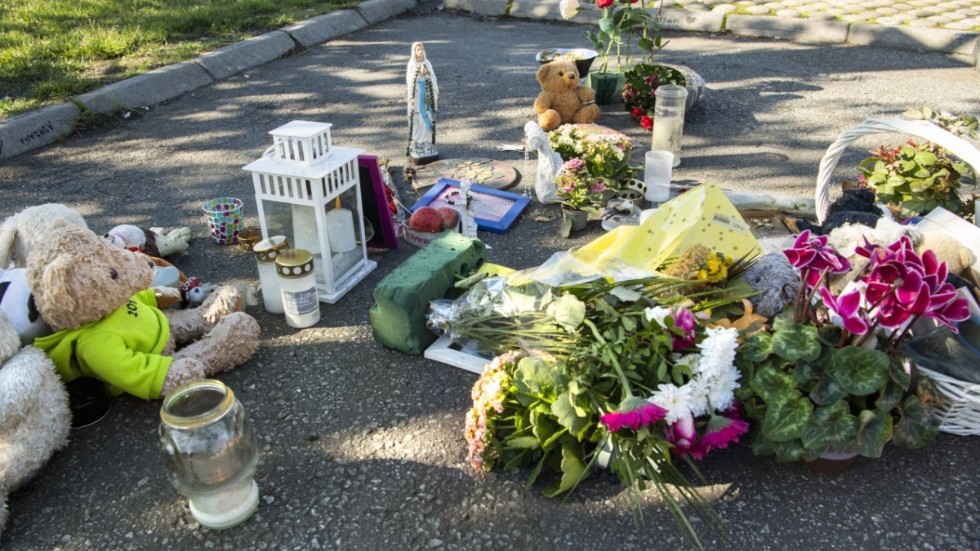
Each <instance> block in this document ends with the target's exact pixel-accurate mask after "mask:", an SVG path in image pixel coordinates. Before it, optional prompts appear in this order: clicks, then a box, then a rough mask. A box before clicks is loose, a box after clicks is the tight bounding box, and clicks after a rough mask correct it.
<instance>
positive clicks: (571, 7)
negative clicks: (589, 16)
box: [558, 0, 579, 19]
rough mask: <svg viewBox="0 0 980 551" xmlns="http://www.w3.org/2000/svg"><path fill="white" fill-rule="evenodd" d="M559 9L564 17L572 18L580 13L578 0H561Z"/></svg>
mask: <svg viewBox="0 0 980 551" xmlns="http://www.w3.org/2000/svg"><path fill="white" fill-rule="evenodd" d="M558 9H559V10H560V11H561V16H562V17H563V18H565V19H571V18H573V17H575V16H576V15H578V10H579V3H578V0H561V2H559V3H558Z"/></svg>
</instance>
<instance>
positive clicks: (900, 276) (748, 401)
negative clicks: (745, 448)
mask: <svg viewBox="0 0 980 551" xmlns="http://www.w3.org/2000/svg"><path fill="white" fill-rule="evenodd" d="M784 252H785V254H786V256H787V258H788V259H789V261H790V263H791V264H792V265H793V266H794V267H795V268H796V269H797V271H798V272H799V274H800V278H801V281H802V285H801V289H800V293H799V295H798V297H797V300H796V303H795V305H794V306H793V308H792V310H789V309H787V310H786V311H783V312H782V313H780V314H779V315H778V316H776V318H775V319H774V320H773V321H772V324H771V327H770V328H769V330H768V331H764V332H760V333H757V334H755V335H754V336H753V337H752V338H750V339H748V340H747V341H746V342H745V343H744V344H743V345H742V346H741V347H740V348H739V352H738V359H737V365H738V366H739V369H740V370H741V371H742V379H741V387H740V388H739V389H738V391H737V395H738V397H739V399H740V400H741V402H742V404H743V405H744V407H745V410H746V414H747V415H748V416H749V418H750V419H752V420H753V421H754V422H755V426H754V428H753V431H752V432H753V435H752V448H753V451H754V452H755V453H756V454H758V455H775V456H776V458H777V459H778V460H780V461H800V460H802V461H812V460H815V459H817V458H818V457H820V456H821V455H822V454H827V453H835V452H836V453H841V452H844V453H847V454H851V455H855V454H859V455H862V456H865V457H879V456H880V455H881V452H882V449H883V448H884V446H885V445H886V444H887V443H888V442H892V443H894V444H895V445H896V446H900V447H905V448H920V447H923V446H925V445H926V444H928V443H929V442H930V441H932V439H933V438H934V437H935V434H936V432H937V423H936V421H935V419H934V418H933V416H932V415H931V413H932V406H933V403H932V401H933V399H934V397H935V396H937V393H936V392H935V389H933V388H931V387H932V385H931V383H930V381H929V380H928V379H927V378H924V377H921V376H919V374H918V373H917V372H916V370H915V367H914V365H912V364H911V362H909V361H908V360H907V359H906V358H905V357H904V356H903V355H902V354H901V353H899V352H898V351H897V346H898V344H899V343H900V342H901V341H902V340H903V339H905V338H906V337H907V334H908V331H909V328H910V327H911V325H912V324H913V323H914V322H915V321H916V320H917V319H919V318H922V317H925V318H931V319H933V320H935V321H936V322H939V323H941V324H944V325H947V326H950V327H951V328H954V330H955V327H954V326H953V323H954V322H957V321H961V320H963V319H966V318H967V317H968V316H969V312H968V310H967V306H966V301H965V300H964V299H962V298H956V297H957V294H956V292H955V290H954V289H953V287H952V285H950V284H948V283H946V282H945V279H946V266H945V264H944V263H941V262H938V261H937V260H936V257H935V255H934V254H933V253H932V252H931V251H926V252H925V253H924V254H923V255H922V256H921V257H920V256H919V255H918V254H916V253H915V251H914V250H913V248H912V245H911V242H910V241H909V240H908V238H907V237H903V238H902V239H901V240H899V241H898V242H896V243H893V244H892V245H889V246H888V247H877V246H872V245H868V244H865V245H864V246H859V247H857V250H856V254H857V255H859V256H861V257H864V258H866V259H868V261H869V262H868V264H867V267H866V268H865V270H864V271H863V272H862V274H861V275H860V277H859V278H858V279H857V280H855V282H854V283H853V284H851V285H849V286H847V287H845V288H844V290H843V291H842V292H840V293H839V294H837V295H835V294H834V293H832V292H831V291H830V290H829V287H828V285H827V281H828V278H830V277H831V276H832V275H833V274H843V273H846V272H848V271H849V270H850V269H851V264H850V262H849V261H848V260H847V259H846V258H844V257H842V256H841V255H840V254H839V253H838V252H837V251H835V250H834V249H833V248H830V247H828V246H827V237H826V236H820V237H811V235H810V232H809V231H804V232H802V233H801V234H800V235H799V237H798V238H797V239H796V241H795V243H794V245H793V247H792V248H791V249H787V250H786V251H784Z"/></svg>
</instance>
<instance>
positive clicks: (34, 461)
mask: <svg viewBox="0 0 980 551" xmlns="http://www.w3.org/2000/svg"><path fill="white" fill-rule="evenodd" d="M70 428H71V412H70V410H69V409H68V392H67V391H66V390H65V387H64V384H63V383H62V382H61V379H60V378H59V377H58V374H57V373H56V372H55V367H54V363H52V361H51V359H50V358H48V357H47V356H46V355H45V354H44V352H41V351H40V350H38V349H37V348H34V347H33V346H25V347H23V348H21V345H20V338H19V337H18V336H17V331H16V330H15V329H14V327H13V325H12V324H11V323H10V322H9V321H8V320H7V316H6V315H5V314H4V313H3V312H0V533H2V532H3V527H4V525H5V524H6V521H7V503H6V502H7V495H8V494H9V493H10V492H12V491H14V490H16V489H17V488H18V487H20V486H21V485H22V484H23V483H24V482H27V481H28V480H30V478H31V477H33V476H34V474H35V473H36V472H37V471H38V470H39V469H40V468H41V467H42V466H44V464H45V463H46V462H47V461H48V459H50V457H51V455H52V454H54V452H55V451H57V450H59V449H61V448H63V447H64V446H65V444H67V443H68V430H69V429H70Z"/></svg>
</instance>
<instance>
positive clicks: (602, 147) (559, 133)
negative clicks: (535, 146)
mask: <svg viewBox="0 0 980 551" xmlns="http://www.w3.org/2000/svg"><path fill="white" fill-rule="evenodd" d="M548 140H549V142H551V148H552V149H553V150H554V151H555V152H556V153H558V154H559V155H560V156H561V158H562V160H563V161H566V162H567V161H569V160H571V159H574V158H578V159H580V160H581V161H582V162H583V163H585V169H586V171H587V172H588V173H589V174H590V175H591V176H592V177H593V178H595V179H601V180H602V181H603V183H604V184H605V186H606V187H607V188H610V189H614V190H618V189H619V183H620V182H622V181H624V180H628V179H629V178H631V177H632V174H633V171H632V169H631V168H630V166H629V159H630V153H631V152H632V150H633V142H632V141H631V140H630V138H629V136H627V135H625V134H623V133H621V132H616V131H614V130H608V129H603V128H601V127H597V126H594V125H592V126H587V127H582V126H577V125H573V124H564V125H562V126H559V127H558V128H556V129H555V130H552V131H551V132H549V133H548Z"/></svg>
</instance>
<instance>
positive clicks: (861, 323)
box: [820, 287, 868, 335]
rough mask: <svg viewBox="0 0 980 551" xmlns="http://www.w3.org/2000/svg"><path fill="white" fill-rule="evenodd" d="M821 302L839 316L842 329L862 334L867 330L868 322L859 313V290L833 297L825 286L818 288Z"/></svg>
mask: <svg viewBox="0 0 980 551" xmlns="http://www.w3.org/2000/svg"><path fill="white" fill-rule="evenodd" d="M820 296H822V297H823V303H824V304H825V305H826V306H827V309H829V310H830V311H831V312H833V313H835V314H837V315H838V316H840V318H841V320H842V322H843V324H844V329H847V330H848V331H850V332H851V333H852V334H854V335H863V334H864V333H865V332H867V330H868V322H867V320H865V319H864V316H862V315H861V292H860V291H852V292H850V293H846V294H843V295H841V296H840V297H835V296H834V295H832V294H831V293H830V291H828V290H827V289H826V288H825V287H821V288H820Z"/></svg>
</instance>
